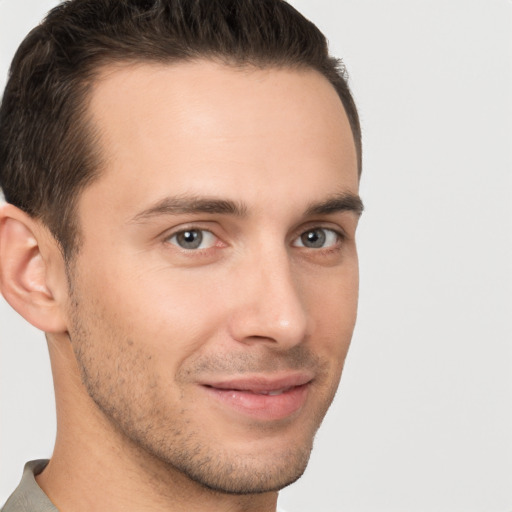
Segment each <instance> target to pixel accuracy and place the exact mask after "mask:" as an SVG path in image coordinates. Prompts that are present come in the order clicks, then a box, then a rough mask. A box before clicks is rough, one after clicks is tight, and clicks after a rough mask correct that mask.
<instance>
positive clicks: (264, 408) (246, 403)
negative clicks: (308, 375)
mask: <svg viewBox="0 0 512 512" xmlns="http://www.w3.org/2000/svg"><path fill="white" fill-rule="evenodd" d="M204 389H206V390H207V392H208V393H209V394H210V395H211V396H213V397H214V398H215V399H217V400H218V401H220V402H221V403H222V404H224V405H227V406H228V407H230V408H232V409H234V410H236V411H238V412H240V413H242V414H245V415H248V416H251V417H253V418H255V419H259V420H264V421H275V420H282V419H285V418H287V417H289V416H291V415H293V414H294V413H296V412H297V411H299V410H300V409H301V408H302V407H303V405H304V403H305V402H306V398H307V394H308V384H303V385H302V386H295V387H293V388H291V389H289V390H288V391H285V392H283V393H281V394H280V395H259V394H257V393H251V392H249V391H240V390H235V389H219V388H212V387H208V386H205V387H204Z"/></svg>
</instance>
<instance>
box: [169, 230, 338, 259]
mask: <svg viewBox="0 0 512 512" xmlns="http://www.w3.org/2000/svg"><path fill="white" fill-rule="evenodd" d="M315 231H317V232H318V231H322V232H323V233H324V234H325V237H324V238H325V239H328V238H329V236H331V237H332V236H334V237H335V240H334V241H333V242H332V243H330V245H328V246H327V247H323V246H321V247H316V248H315V247H308V246H306V245H304V239H303V238H302V237H304V236H306V235H308V234H311V233H313V232H315ZM186 233H199V234H200V237H199V245H201V243H202V242H203V239H204V236H205V234H207V236H211V237H214V238H215V239H216V241H215V242H214V243H211V244H210V245H209V246H208V247H205V248H200V247H199V246H198V247H192V248H187V247H182V246H181V245H180V244H179V243H178V240H177V237H179V236H180V235H185V234H186ZM346 238H347V236H346V234H345V233H344V232H343V231H342V230H341V229H333V228H331V227H327V226H321V225H315V226H312V227H310V228H308V229H302V230H301V231H300V233H298V234H296V235H294V238H293V241H292V244H291V245H292V246H293V247H298V248H301V249H305V250H313V251H317V252H320V251H322V252H324V253H326V252H332V251H336V250H339V249H340V245H341V244H342V243H343V242H344V241H345V240H346ZM173 239H175V242H172V240H173ZM196 240H197V238H196ZM196 240H192V241H191V243H193V242H194V241H196ZM219 241H220V243H219ZM165 242H166V243H171V244H172V245H174V246H176V247H177V248H178V249H180V250H182V251H185V252H187V253H199V254H200V253H202V252H204V251H208V250H210V249H213V248H214V247H215V246H218V247H222V246H224V247H225V246H227V244H225V243H224V242H222V240H221V239H220V238H219V237H218V236H216V235H215V234H214V233H213V232H212V231H211V230H209V229H206V228H203V227H200V226H199V227H198V226H191V227H189V228H182V229H180V230H179V231H175V232H174V233H171V234H170V235H168V236H166V237H165ZM296 242H300V243H296ZM199 254H198V255H199Z"/></svg>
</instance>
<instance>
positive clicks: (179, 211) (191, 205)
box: [130, 192, 364, 223]
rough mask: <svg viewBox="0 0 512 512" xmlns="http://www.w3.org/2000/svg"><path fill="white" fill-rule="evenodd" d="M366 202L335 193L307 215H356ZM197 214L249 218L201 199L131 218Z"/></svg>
mask: <svg viewBox="0 0 512 512" xmlns="http://www.w3.org/2000/svg"><path fill="white" fill-rule="evenodd" d="M363 209H364V207H363V202H362V200H361V198H360V197H359V196H358V195H357V194H352V193H350V192H343V193H341V194H335V195H334V196H332V197H329V198H328V199H326V200H324V201H321V202H319V203H312V204H310V205H309V207H308V208H307V209H306V212H305V215H306V216H312V215H329V214H333V213H337V212H343V211H350V212H354V213H355V214H356V215H358V216H359V215H361V213H362V212H363ZM194 213H207V214H212V215H214V214H217V215H234V216H236V217H246V216H247V206H246V205H245V204H243V203H237V202H235V201H231V200H229V199H218V198H214V197H199V196H185V195H184V196H174V197H166V198H164V199H162V200H161V201H159V202H158V203H156V204H155V205H153V206H151V207H149V208H147V209H145V210H143V211H142V212H140V213H138V214H137V215H135V217H133V218H132V219H131V221H130V222H134V223H138V222H145V221H148V220H151V219H152V218H154V217H159V216H161V215H184V214H185V215H186V214H194Z"/></svg>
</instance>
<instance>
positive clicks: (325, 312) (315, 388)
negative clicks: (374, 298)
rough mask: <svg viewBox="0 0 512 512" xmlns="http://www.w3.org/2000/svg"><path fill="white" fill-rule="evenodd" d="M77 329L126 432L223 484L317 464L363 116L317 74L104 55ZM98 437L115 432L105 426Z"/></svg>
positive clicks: (279, 481)
mask: <svg viewBox="0 0 512 512" xmlns="http://www.w3.org/2000/svg"><path fill="white" fill-rule="evenodd" d="M90 108H91V113H92V117H93V120H94V122H95V124H96V126H97V128H98V130H99V133H100V139H101V144H102V152H103V157H104V162H105V166H104V169H103V170H102V173H103V174H102V176H101V177H100V178H99V179H98V180H97V181H96V182H94V183H93V184H92V185H91V186H89V187H88V188H87V189H86V190H85V191H84V192H83V194H82V196H81V198H80V201H79V205H78V215H79V222H80V226H81V234H82V246H81V248H80V251H79V253H78V255H77V256H76V260H75V262H74V264H73V267H72V270H71V276H70V279H71V286H70V288H71V298H70V312H71V314H70V318H71V322H70V323H71V325H70V327H69V333H70V337H71V340H72V344H73V349H74V351H75V354H76V356H77V360H78V365H79V368H80V370H81V374H82V380H83V382H84V384H85V386H86V388H87V391H88V393H89V394H90V396H91V397H92V398H93V400H94V402H95V403H96V404H97V406H99V409H100V410H101V414H102V415H104V416H105V417H106V418H107V419H108V422H109V424H111V425H114V426H115V427H116V429H113V430H112V431H115V432H117V434H116V435H117V436H118V437H117V439H116V442H118V443H121V444H122V443H126V444H127V445H128V444H129V445H131V446H133V445H136V446H138V447H139V448H140V449H141V450H142V452H143V453H144V454H145V455H146V456H147V457H148V458H149V460H155V461H158V463H159V464H162V463H164V464H165V465H166V466H167V467H168V468H169V471H176V470H177V471H179V472H180V473H181V474H185V475H187V476H188V477H190V478H192V479H193V480H194V481H196V482H199V483H200V484H202V485H205V486H207V487H210V488H214V489H218V490H221V491H224V492H232V493H254V492H264V491H269V490H274V489H278V488H281V487H283V486H284V485H286V484H288V483H290V482H292V481H294V480H295V479H297V478H298V477H299V476H300V475H301V473H302V472H303V470H304V468H305V466H306V463H307V460H308V458H309V453H310V450H311V446H312V440H313V436H314V434H315V432H316V430H317V428H318V426H319V424H320V422H321V420H322V418H323V416H324V414H325V412H326V410H327V408H328V407H329V405H330V403H331V401H332V399H333V397H334V394H335V391H336V388H337V386H338V382H339V378H340V375H341V370H342V366H343V362H344V359H345V356H346V353H347V350H348V347H349V343H350V338H351V335H352V330H353V327H354V322H355V317H356V304H357V289H358V265H357V253H356V246H355V240H354V237H355V230H356V225H357V220H358V213H357V211H356V210H357V200H355V199H354V197H353V196H357V192H358V177H357V165H356V155H355V149H354V144H353V140H352V135H351V132H350V127H349V123H348V121H347V118H346V116H345V113H344V110H343V107H342V105H341V102H340V100H339V98H338V96H337V94H336V92H335V91H334V89H333V88H332V86H331V85H330V84H329V83H328V82H327V81H326V80H325V78H323V77H322V76H321V75H319V74H317V73H316V72H314V71H297V70H285V69H281V70H276V69H269V70H261V69H244V70H240V69H238V70H237V69H234V68H229V67H225V66H221V65H217V64H214V63H209V62H195V63H186V64H185V63H183V64H177V65H168V66H166V65H149V64H139V65H131V66H128V65H127V66H124V67H117V68H110V69H108V70H105V72H104V73H103V74H102V77H101V78H100V80H98V83H97V85H96V87H95V90H94V91H93V96H92V103H91V107H90ZM100 435H101V434H100Z"/></svg>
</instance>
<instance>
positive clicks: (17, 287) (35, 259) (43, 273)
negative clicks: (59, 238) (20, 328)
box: [0, 204, 67, 333]
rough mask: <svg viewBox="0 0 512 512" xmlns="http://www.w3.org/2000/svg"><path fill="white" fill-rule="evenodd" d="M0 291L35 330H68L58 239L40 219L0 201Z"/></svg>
mask: <svg viewBox="0 0 512 512" xmlns="http://www.w3.org/2000/svg"><path fill="white" fill-rule="evenodd" d="M59 260H60V261H59ZM0 292H1V293H2V295H3V296H4V297H5V299H6V300H7V302H8V303H9V304H10V305H11V306H12V307H13V308H14V309H15V310H16V311H17V312H18V313H19V314H20V315H21V316H23V317H24V318H25V320H27V321H28V322H30V323H31V324H32V325H34V326H35V327H37V328H38V329H41V330H42V331H44V332H47V333H59V332H65V331H66V330H67V328H66V320H65V318H66V317H65V309H64V306H65V304H64V301H65V299H66V298H67V280H66V274H65V267H64V259H63V258H62V255H61V254H60V250H59V248H58V245H57V242H56V241H55V240H54V239H53V237H52V236H51V234H50V233H49V232H48V229H47V228H46V227H44V226H43V225H42V224H41V223H40V222H39V221H37V220H35V219H33V218H31V217H30V216H29V215H27V214H26V213H25V212H23V211H21V210H20V209H19V208H16V207H15V206H13V205H11V204H0Z"/></svg>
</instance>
